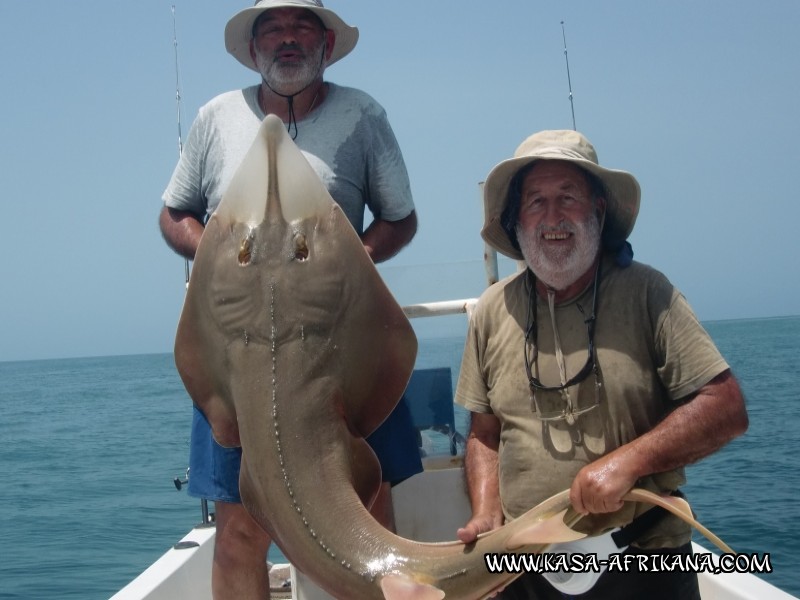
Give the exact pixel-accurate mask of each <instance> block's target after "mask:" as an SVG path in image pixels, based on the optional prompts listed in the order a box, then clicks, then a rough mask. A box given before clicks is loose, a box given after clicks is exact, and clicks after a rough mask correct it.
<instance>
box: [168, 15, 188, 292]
mask: <svg viewBox="0 0 800 600" xmlns="http://www.w3.org/2000/svg"><path fill="white" fill-rule="evenodd" d="M172 47H173V48H174V50H175V108H176V111H177V116H178V159H179V160H180V157H181V156H182V155H183V136H182V134H181V75H180V68H179V66H178V28H177V25H176V23H175V5H174V4H173V5H172ZM184 274H185V278H186V285H187V286H188V285H189V259H188V258H187V259H186V260H185V262H184Z"/></svg>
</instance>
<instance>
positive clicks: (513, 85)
mask: <svg viewBox="0 0 800 600" xmlns="http://www.w3.org/2000/svg"><path fill="white" fill-rule="evenodd" d="M34 5H35V11H36V13H37V14H36V15H33V11H32V10H31V8H32V6H34ZM173 5H174V6H175V15H176V31H177V41H178V43H177V51H178V68H177V69H176V63H175V44H174V41H173V40H174V38H173V16H172V8H171V7H172V6H173ZM247 5H248V3H239V2H231V1H229V0H175V1H174V2H164V1H160V0H159V1H157V0H137V1H136V2H124V3H123V2H118V1H114V0H102V1H101V0H74V1H73V2H60V1H59V2H57V1H55V0H40V1H38V2H36V3H34V4H31V3H30V2H25V1H23V0H0V73H2V74H3V75H2V78H3V101H4V109H3V111H2V117H0V119H2V128H1V129H0V132H1V135H0V165H2V167H1V168H2V182H3V184H4V189H5V193H6V200H5V201H4V202H3V209H2V217H3V219H2V220H3V222H4V224H5V227H4V231H3V233H2V234H0V282H1V284H0V285H2V288H1V289H2V293H0V314H1V315H2V317H0V360H28V359H41V358H60V357H77V356H102V355H116V354H138V353H152V352H170V351H171V350H172V345H173V340H174V333H175V327H176V324H177V320H178V316H179V314H180V308H181V303H182V300H183V295H184V291H185V286H184V263H183V261H182V259H180V258H178V257H177V256H176V255H174V254H173V253H172V252H171V251H170V250H169V249H168V248H167V247H166V245H165V244H164V242H163V240H162V238H161V236H160V233H159V231H158V228H157V215H158V212H159V210H160V208H161V194H162V192H163V190H164V188H165V186H166V184H167V181H168V180H169V177H170V175H171V173H172V170H173V168H174V166H175V162H176V160H177V157H178V123H179V119H178V117H177V112H178V111H177V106H176V104H177V103H176V90H177V89H180V96H181V103H180V106H181V111H180V114H181V117H180V125H181V132H182V136H183V139H184V140H185V139H186V135H187V133H188V130H189V127H190V125H191V123H192V121H193V119H194V117H195V115H196V114H197V110H198V108H199V107H200V106H201V105H202V104H204V103H205V102H206V101H208V100H209V99H211V98H212V97H213V96H215V95H217V94H219V93H222V92H224V91H227V90H231V89H236V88H240V87H244V86H248V85H252V84H255V83H257V81H258V77H257V75H256V74H255V73H254V72H252V71H249V70H248V69H246V68H244V67H243V66H241V65H240V64H239V63H238V62H236V60H235V59H233V57H231V56H230V55H228V54H227V53H226V51H225V48H224V43H223V30H224V26H225V23H226V22H227V20H228V19H229V18H230V17H231V16H233V14H235V13H236V12H237V11H238V10H239V9H241V8H244V7H245V6H247ZM326 5H327V6H328V7H329V8H333V9H334V10H336V11H337V13H338V14H339V15H340V16H341V17H342V18H343V19H344V20H345V21H347V22H348V23H350V24H352V25H356V26H358V28H359V30H360V33H361V36H360V40H359V42H358V45H357V46H356V48H355V50H354V51H353V53H352V54H350V55H349V56H347V57H346V58H345V59H344V60H342V61H340V62H339V63H337V64H336V65H333V66H332V67H331V68H330V69H329V70H328V71H326V79H327V80H329V81H333V82H336V83H338V84H341V85H348V86H353V87H358V88H361V89H363V90H365V91H367V92H368V93H369V94H370V95H372V96H373V97H374V98H375V99H376V100H378V101H379V102H380V103H381V104H382V105H383V106H384V107H385V109H386V111H387V113H388V115H389V120H390V122H391V124H392V127H393V129H394V131H395V134H396V136H397V138H398V140H399V142H400V146H401V148H402V150H403V153H404V156H405V160H406V164H407V167H408V170H409V175H410V178H411V186H412V192H413V194H414V200H415V203H416V207H417V212H418V217H419V223H420V224H419V231H418V234H417V236H416V238H415V239H414V240H413V242H412V243H411V245H410V246H409V247H408V248H406V249H405V250H403V251H402V252H401V253H400V254H399V255H398V256H397V257H395V258H394V259H392V261H390V262H389V263H387V264H386V265H385V267H384V268H382V270H381V272H382V273H383V274H384V275H385V277H386V279H387V281H389V283H390V287H391V288H392V290H393V291H394V292H395V294H396V296H397V298H398V300H399V301H400V302H401V303H409V302H423V301H435V300H445V299H450V298H460V297H464V296H465V295H477V294H479V293H480V291H481V289H480V288H481V287H482V285H483V282H482V281H481V278H480V277H478V278H477V279H476V278H474V277H472V278H471V279H470V280H469V282H468V283H466V279H467V278H466V277H462V276H461V274H463V273H466V272H467V271H474V270H475V268H474V267H475V266H476V265H477V266H478V267H479V265H480V263H479V261H480V260H481V259H482V255H483V244H482V241H481V239H480V236H479V231H480V227H481V222H482V213H481V211H482V208H481V200H480V195H479V189H478V183H479V182H480V181H482V180H483V179H484V178H485V177H486V175H487V174H488V173H489V171H490V170H491V168H492V167H493V166H494V165H495V164H497V163H498V162H500V161H501V160H504V159H506V158H509V157H510V156H512V154H513V152H514V150H515V148H516V147H517V146H518V145H519V143H520V142H521V141H522V140H523V139H525V138H526V137H527V136H528V135H530V134H531V133H534V132H535V131H539V130H542V129H570V128H572V126H573V123H572V116H571V108H570V102H569V86H568V78H567V67H566V60H565V54H564V33H563V32H565V34H566V44H567V50H568V54H567V58H568V59H569V75H570V80H571V85H572V92H573V100H574V111H575V120H576V123H575V124H576V126H577V129H578V130H580V131H581V132H583V133H584V134H585V135H586V136H587V137H588V138H589V139H590V140H591V141H592V143H593V144H594V146H595V148H596V149H597V152H598V155H599V159H600V163H601V164H602V165H604V166H607V167H610V168H615V169H624V170H627V171H629V172H631V173H633V174H634V175H635V176H636V178H637V179H638V180H639V183H640V184H641V187H642V204H641V210H640V213H639V218H638V221H637V224H636V227H635V229H634V231H633V234H632V236H631V238H630V240H631V242H632V244H633V247H634V251H635V255H636V258H637V259H638V260H640V261H642V262H645V263H647V264H650V265H652V266H654V267H656V268H657V269H659V270H661V271H662V272H664V273H665V274H666V275H667V276H668V277H669V278H670V279H671V280H672V282H673V283H674V284H675V285H676V286H677V287H678V288H679V289H680V290H681V291H682V292H683V293H684V294H685V295H686V296H687V298H688V299H689V302H690V303H691V304H692V306H693V307H694V309H695V311H696V312H697V314H698V316H699V317H700V319H701V320H717V319H738V318H760V317H772V316H784V315H797V314H800V277H798V275H800V268H798V255H799V254H800V252H798V250H800V242H799V241H798V239H800V238H799V237H798V233H797V224H798V222H800V208H799V206H800V198H799V197H798V196H800V194H799V193H798V178H797V175H796V173H797V170H798V166H797V165H798V164H800V143H798V141H799V140H800V115H799V114H798V110H797V106H798V104H799V103H800V36H798V34H797V32H798V31H799V30H800V2H796V1H795V0H763V1H761V2H752V1H746V2H745V1H740V0H709V1H703V2H697V1H696V0H671V1H670V2H641V1H640V0H619V1H617V0H606V1H602V2H601V1H598V0H593V1H592V0H573V1H569V2H567V1H563V2H555V1H548V2H545V1H541V2H539V1H532V0H528V1H523V0H496V1H494V2H487V1H478V0H461V1H460V2H455V1H453V0H435V1H431V0H425V1H423V0H404V1H402V2H384V1H383V0H337V1H334V0H330V1H328V2H327V3H326ZM562 21H563V22H564V30H563V32H562V26H561V22H562ZM176 75H177V77H176ZM432 265H438V267H433V266H432ZM442 265H446V266H445V267H442ZM504 268H506V269H513V266H512V265H508V264H505V267H504Z"/></svg>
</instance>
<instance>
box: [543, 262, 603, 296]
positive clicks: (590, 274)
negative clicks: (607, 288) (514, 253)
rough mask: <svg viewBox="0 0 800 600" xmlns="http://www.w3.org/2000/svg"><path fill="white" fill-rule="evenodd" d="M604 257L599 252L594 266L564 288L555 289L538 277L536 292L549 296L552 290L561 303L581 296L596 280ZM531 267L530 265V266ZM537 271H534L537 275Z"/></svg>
mask: <svg viewBox="0 0 800 600" xmlns="http://www.w3.org/2000/svg"><path fill="white" fill-rule="evenodd" d="M601 259H602V253H601V254H598V256H597V258H595V260H594V262H593V263H592V266H591V267H589V268H588V269H587V270H586V272H585V273H584V274H583V275H581V276H580V277H578V279H576V280H575V281H574V282H572V283H571V284H569V285H568V286H567V287H566V288H564V289H563V290H554V289H553V288H551V287H550V286H548V285H547V284H546V283H545V282H543V281H542V280H541V279H539V278H538V277H537V278H536V292H537V294H539V296H541V297H543V298H544V297H547V293H548V292H550V291H552V292H554V293H555V302H556V303H557V304H560V303H562V302H568V301H570V300H572V299H573V298H577V297H578V296H580V295H581V294H582V293H583V292H584V291H586V288H588V287H589V285H591V283H592V281H594V276H595V274H596V273H597V265H598V263H599V262H600V260H601ZM529 268H530V267H529ZM535 274H536V273H534V275H535Z"/></svg>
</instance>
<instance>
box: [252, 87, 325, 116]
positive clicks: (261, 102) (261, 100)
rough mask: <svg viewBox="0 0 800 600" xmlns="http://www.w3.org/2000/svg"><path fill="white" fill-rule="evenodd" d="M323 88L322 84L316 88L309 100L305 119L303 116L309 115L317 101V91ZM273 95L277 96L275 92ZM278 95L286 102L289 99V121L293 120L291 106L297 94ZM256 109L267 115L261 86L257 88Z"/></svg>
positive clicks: (265, 100)
mask: <svg viewBox="0 0 800 600" xmlns="http://www.w3.org/2000/svg"><path fill="white" fill-rule="evenodd" d="M324 86H325V84H324V83H322V84H321V85H320V86H319V87H318V88H317V91H316V93H315V94H314V97H313V98H312V99H311V104H309V105H308V108H307V109H306V112H305V114H304V115H303V116H304V117H305V116H307V115H308V114H309V113H310V112H311V111H312V110H313V109H314V107H315V106H316V105H317V100H318V99H319V91H320V90H321V89H322V88H323V87H324ZM301 91H302V90H301ZM275 93H276V94H277V92H275ZM278 95H279V96H282V97H283V98H286V99H287V100H289V99H290V98H291V104H292V108H291V111H290V115H289V119H290V120H292V119H293V118H295V115H294V106H293V105H294V97H295V96H296V95H297V94H292V95H290V96H284V95H283V94H278ZM258 107H259V108H260V109H261V111H262V112H263V113H264V114H265V115H266V114H268V110H267V99H266V98H265V97H264V88H263V87H261V86H259V87H258Z"/></svg>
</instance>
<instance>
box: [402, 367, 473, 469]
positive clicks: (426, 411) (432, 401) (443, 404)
mask: <svg viewBox="0 0 800 600" xmlns="http://www.w3.org/2000/svg"><path fill="white" fill-rule="evenodd" d="M405 398H406V402H407V403H408V408H409V409H410V410H411V418H412V419H413V421H414V427H415V428H416V430H417V439H418V441H419V447H420V450H421V449H422V434H421V432H422V431H423V430H431V431H436V432H438V433H442V434H444V435H446V436H447V437H448V438H449V442H450V454H451V455H453V456H455V455H456V453H457V448H456V442H457V441H459V440H461V441H462V443H463V439H464V438H463V436H461V434H459V433H458V432H457V431H456V419H455V414H454V411H453V382H452V379H451V376H450V368H449V367H440V368H435V369H415V370H414V372H413V373H412V374H411V379H410V380H409V382H408V387H407V388H406V392H405Z"/></svg>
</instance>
